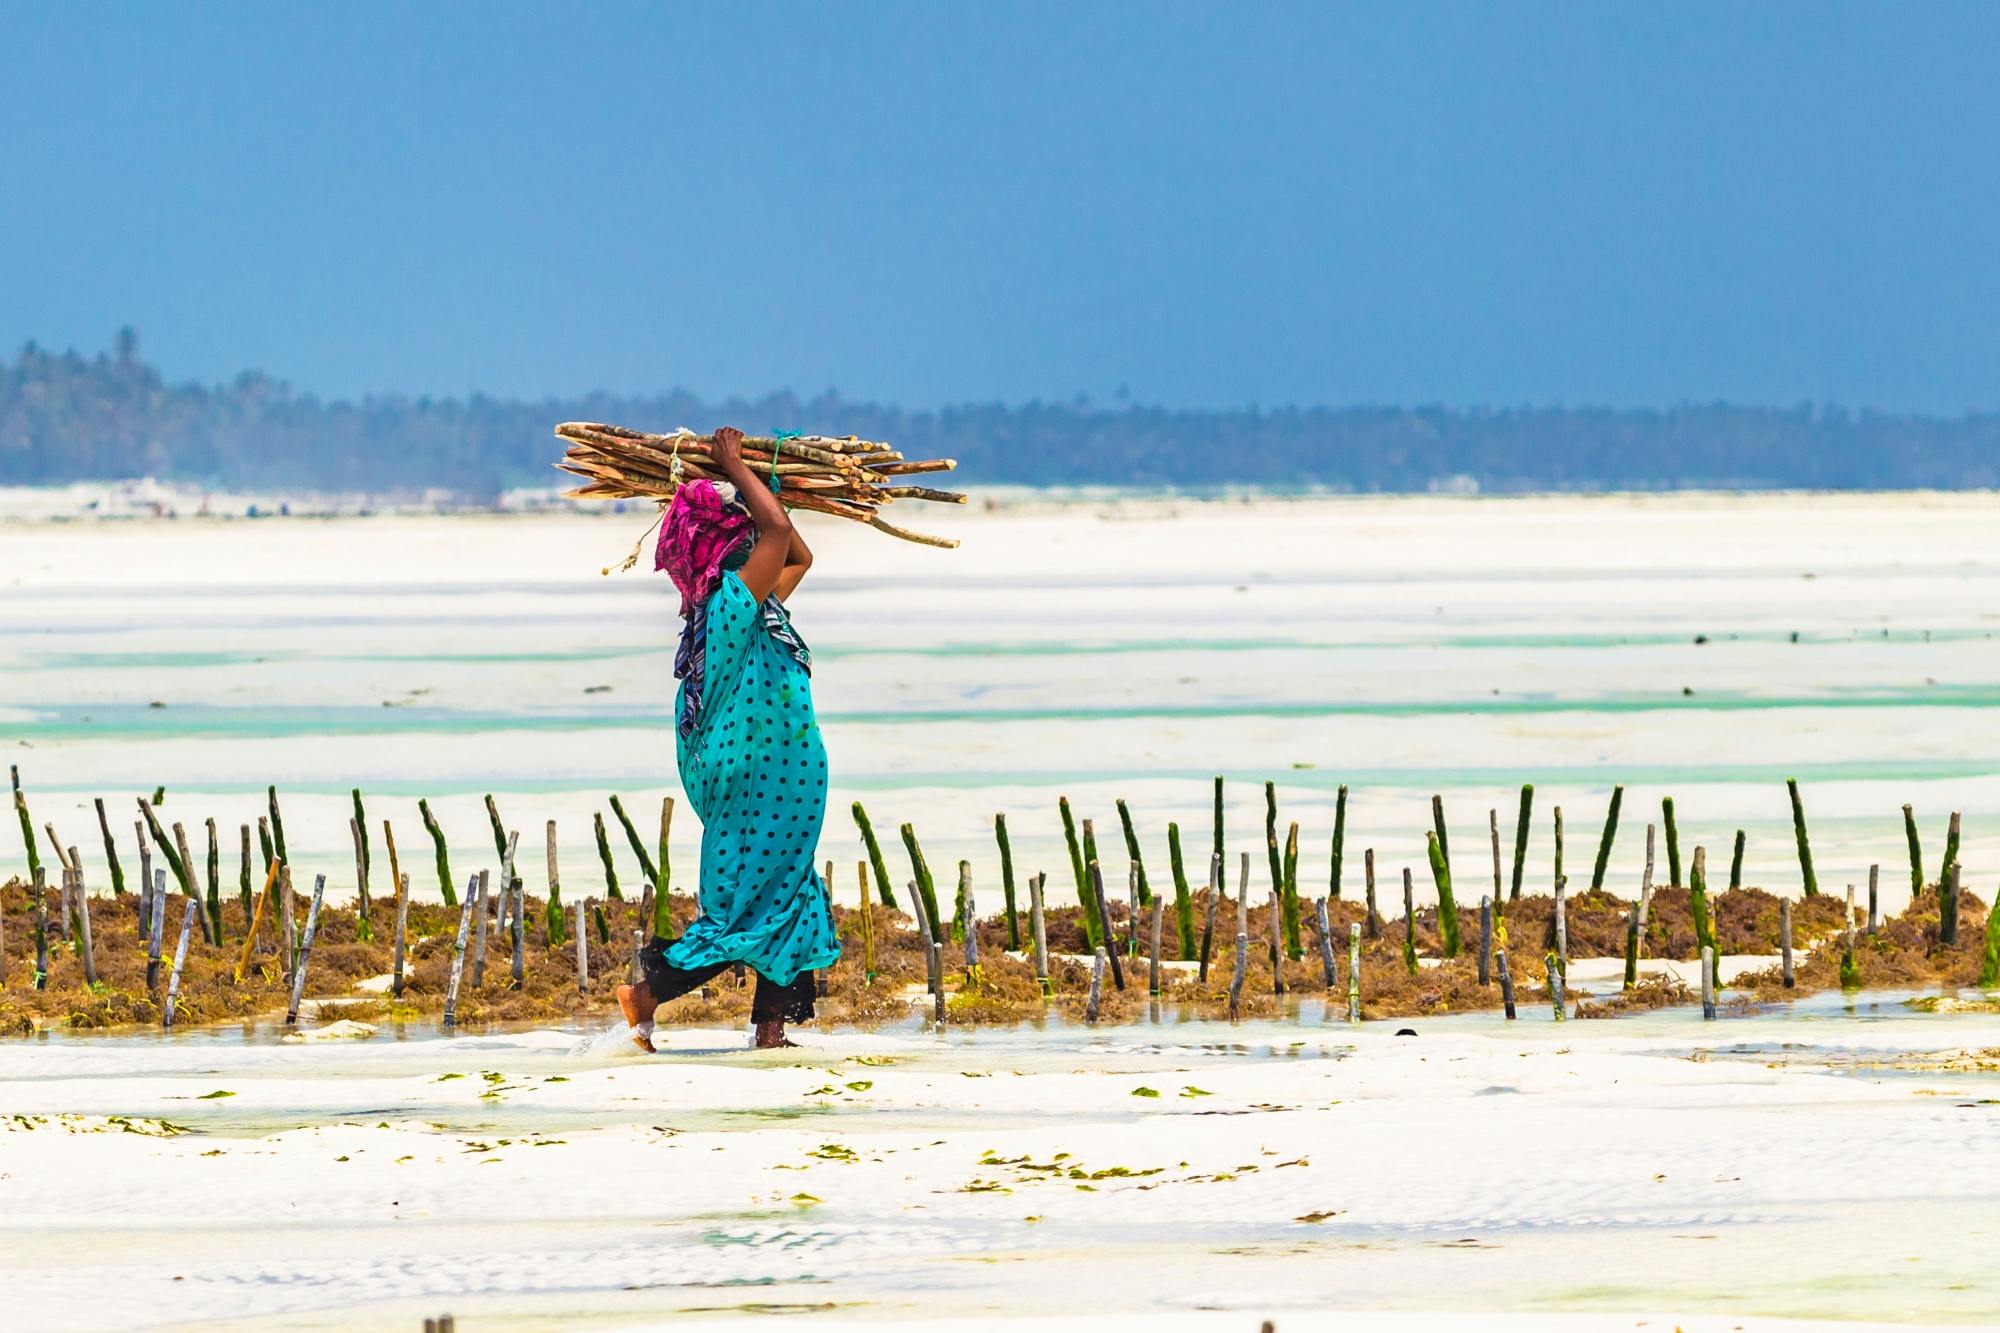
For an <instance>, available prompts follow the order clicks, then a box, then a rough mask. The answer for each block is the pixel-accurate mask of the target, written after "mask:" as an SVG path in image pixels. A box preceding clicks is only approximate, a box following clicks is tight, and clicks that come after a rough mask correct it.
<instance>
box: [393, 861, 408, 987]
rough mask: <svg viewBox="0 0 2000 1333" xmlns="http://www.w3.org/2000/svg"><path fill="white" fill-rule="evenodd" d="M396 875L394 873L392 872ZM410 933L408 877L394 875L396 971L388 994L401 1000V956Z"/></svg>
mask: <svg viewBox="0 0 2000 1333" xmlns="http://www.w3.org/2000/svg"><path fill="white" fill-rule="evenodd" d="M392 873H396V872H392ZM409 931H410V877H409V876H408V875H405V874H401V873H396V971H395V980H394V981H393V982H392V983H391V985H390V993H391V994H392V995H394V996H395V997H396V998H397V999H399V1000H400V999H402V998H403V955H404V953H405V951H406V949H407V944H406V941H407V940H408V938H409Z"/></svg>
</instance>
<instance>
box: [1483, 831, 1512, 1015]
mask: <svg viewBox="0 0 2000 1333" xmlns="http://www.w3.org/2000/svg"><path fill="white" fill-rule="evenodd" d="M1486 830H1487V832H1488V833H1490V834H1491V835H1492V837H1493V901H1494V902H1495V903H1500V902H1502V901H1504V893H1503V891H1504V888H1505V885H1504V884H1503V882H1502V881H1501V878H1500V812H1499V811H1498V810H1488V811H1487V812H1486ZM1499 910H1501V911H1503V912H1504V911H1505V910H1506V909H1505V908H1500V909H1499ZM1479 984H1480V985H1482V986H1483V985H1485V984H1486V982H1485V981H1484V979H1482V980H1481V981H1480V983H1479Z"/></svg>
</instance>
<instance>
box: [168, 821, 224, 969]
mask: <svg viewBox="0 0 2000 1333" xmlns="http://www.w3.org/2000/svg"><path fill="white" fill-rule="evenodd" d="M174 846H175V848H176V849H177V850H178V851H179V852H180V854H181V861H180V864H181V876H180V880H181V892H182V893H184V894H186V895H187V896H188V897H190V898H192V899H194V900H195V902H196V903H197V904H199V903H200V902H201V890H200V888H199V887H197V886H196V884H195V878H194V857H193V856H192V855H190V854H189V852H188V840H187V830H186V829H184V828H182V827H181V826H180V825H179V824H178V823H176V824H175V825H174ZM197 919H198V921H199V924H200V926H201V942H202V943H203V944H220V943H222V941H221V940H217V939H211V938H210V937H209V932H208V917H207V916H206V915H204V914H198V916H197Z"/></svg>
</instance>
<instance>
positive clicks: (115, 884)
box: [95, 796, 125, 898]
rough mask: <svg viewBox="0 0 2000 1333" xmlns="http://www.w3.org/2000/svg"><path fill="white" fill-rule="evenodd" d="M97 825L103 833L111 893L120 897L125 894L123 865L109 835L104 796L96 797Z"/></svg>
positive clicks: (109, 823) (114, 843)
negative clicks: (119, 861) (109, 872)
mask: <svg viewBox="0 0 2000 1333" xmlns="http://www.w3.org/2000/svg"><path fill="white" fill-rule="evenodd" d="M95 804H96V806H97V827H98V828H99V829H100V830H101V831H102V832H103V834H104V864H105V865H107V866H109V867H110V868H111V895H112V896H113V897H114V898H121V897H123V896H124V895H125V867H124V866H122V865H120V864H118V843H117V841H116V840H115V839H114V838H113V837H112V836H111V820H110V819H109V818H107V817H106V816H105V813H104V798H103V797H101V796H100V797H98V798H97V799H96V801H95Z"/></svg>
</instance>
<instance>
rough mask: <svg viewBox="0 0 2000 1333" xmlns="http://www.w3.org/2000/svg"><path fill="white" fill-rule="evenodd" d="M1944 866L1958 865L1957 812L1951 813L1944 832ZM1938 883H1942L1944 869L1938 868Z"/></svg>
mask: <svg viewBox="0 0 2000 1333" xmlns="http://www.w3.org/2000/svg"><path fill="white" fill-rule="evenodd" d="M1944 864H1945V865H1947V866H1949V865H1956V864H1958V811H1956V810H1954V811H1952V812H1951V820H1950V822H1949V823H1947V824H1946V825H1945V831H1944ZM1938 883H1940V884H1942V883H1944V867H1943V866H1940V867H1938Z"/></svg>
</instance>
